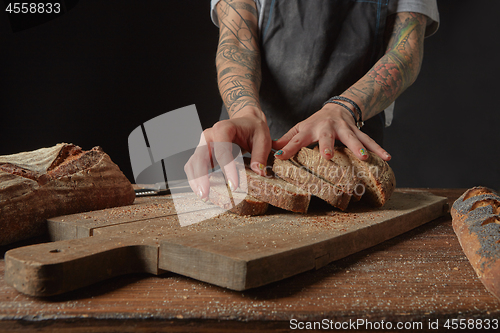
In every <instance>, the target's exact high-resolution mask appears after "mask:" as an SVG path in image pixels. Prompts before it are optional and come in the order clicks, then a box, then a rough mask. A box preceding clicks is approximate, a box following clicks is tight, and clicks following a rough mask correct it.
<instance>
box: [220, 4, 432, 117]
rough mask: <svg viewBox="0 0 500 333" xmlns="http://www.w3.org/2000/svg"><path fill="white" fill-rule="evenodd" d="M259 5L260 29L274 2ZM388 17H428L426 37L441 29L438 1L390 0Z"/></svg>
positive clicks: (390, 114) (390, 111) (390, 113)
mask: <svg viewBox="0 0 500 333" xmlns="http://www.w3.org/2000/svg"><path fill="white" fill-rule="evenodd" d="M219 1H220V0H211V5H212V7H211V17H212V21H213V22H214V24H215V25H217V26H219V23H218V22H219V19H218V18H217V10H216V9H215V6H216V5H217V3H218V2H219ZM253 1H255V4H256V5H257V11H258V13H259V28H262V21H263V17H264V15H263V12H262V11H261V8H262V7H263V6H264V4H265V2H266V1H272V0H253ZM387 10H388V15H391V14H395V13H400V12H414V13H420V14H424V15H426V16H427V17H428V18H430V20H427V28H426V30H425V36H426V37H428V36H431V35H433V34H434V33H435V32H436V31H437V30H438V27H439V12H438V7H437V0H388V4H387ZM384 112H385V126H390V125H391V123H392V119H393V117H394V103H392V104H391V105H390V106H389V107H388V108H387V109H385V111H384Z"/></svg>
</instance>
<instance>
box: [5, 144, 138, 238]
mask: <svg viewBox="0 0 500 333" xmlns="http://www.w3.org/2000/svg"><path fill="white" fill-rule="evenodd" d="M134 199H135V193H134V190H133V188H132V185H131V184H130V182H129V181H128V179H127V178H126V177H125V175H124V174H123V173H122V172H121V171H120V169H119V168H118V166H117V165H116V164H114V163H113V162H112V161H111V159H110V158H109V156H108V155H107V154H105V153H104V152H103V151H102V149H101V148H100V147H95V148H93V149H91V150H89V151H82V149H81V148H80V147H78V146H75V145H73V144H65V143H63V144H58V145H56V146H54V147H50V148H42V149H38V150H35V151H31V152H25V153H19V154H14V155H5V156H0V217H1V218H0V230H1V232H0V245H4V244H8V243H12V242H15V241H19V240H22V239H26V238H29V237H32V236H36V235H38V234H40V233H41V232H43V230H44V226H45V220H46V219H47V218H50V217H54V216H60V215H67V214H73V213H79V212H84V211H90V210H98V209H104V208H109V207H115V206H123V205H129V204H131V203H133V201H134Z"/></svg>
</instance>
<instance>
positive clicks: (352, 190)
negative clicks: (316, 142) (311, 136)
mask: <svg viewBox="0 0 500 333" xmlns="http://www.w3.org/2000/svg"><path fill="white" fill-rule="evenodd" d="M295 159H296V161H297V162H298V163H299V164H300V165H303V166H304V167H306V168H307V169H308V170H309V171H311V172H312V173H313V174H314V175H316V176H318V177H319V178H321V179H323V180H325V181H327V182H329V183H331V184H333V185H335V186H338V187H340V188H341V189H342V191H343V192H345V193H347V194H349V195H350V196H352V198H351V200H353V201H358V200H359V199H360V198H361V194H362V192H360V193H358V190H359V189H358V184H359V180H358V178H357V177H356V173H355V172H354V168H353V165H352V162H351V160H350V158H349V157H348V156H347V155H346V154H334V155H333V157H332V159H331V160H327V159H325V158H323V156H321V154H320V152H319V149H318V147H317V146H316V148H315V149H309V148H307V147H304V148H301V149H300V150H299V152H298V153H297V154H296V156H295Z"/></svg>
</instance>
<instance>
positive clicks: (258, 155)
mask: <svg viewBox="0 0 500 333" xmlns="http://www.w3.org/2000/svg"><path fill="white" fill-rule="evenodd" d="M270 152H271V137H270V136H269V135H268V134H267V135H266V133H264V132H259V133H256V134H255V136H254V137H253V142H252V160H251V162H250V168H251V169H252V170H253V171H255V172H256V173H257V174H258V175H261V176H266V170H265V168H266V166H267V159H268V158H269V153H270Z"/></svg>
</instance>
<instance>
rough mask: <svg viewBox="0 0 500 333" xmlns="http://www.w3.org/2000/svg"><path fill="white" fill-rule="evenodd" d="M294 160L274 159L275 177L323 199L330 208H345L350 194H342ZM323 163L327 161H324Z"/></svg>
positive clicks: (335, 187)
mask: <svg viewBox="0 0 500 333" xmlns="http://www.w3.org/2000/svg"><path fill="white" fill-rule="evenodd" d="M295 158H296V156H294V157H292V158H290V159H289V160H279V159H275V161H274V164H273V171H274V173H275V175H276V176H278V177H280V178H281V179H283V180H285V181H287V182H289V183H292V184H294V185H296V186H297V187H299V188H300V189H302V190H304V191H306V192H308V193H310V194H312V195H314V196H317V197H318V198H320V199H323V200H324V201H326V202H328V203H329V204H330V205H332V206H335V207H337V208H339V209H341V210H344V209H346V208H347V206H348V205H349V201H350V199H351V194H349V193H346V192H344V191H343V189H342V187H340V186H337V185H334V184H332V183H330V182H328V181H326V180H324V179H322V178H320V177H318V176H316V175H314V174H313V173H311V171H309V170H308V168H306V167H304V166H303V165H301V164H300V163H298V161H297V160H296V159H295ZM325 162H329V161H326V160H325Z"/></svg>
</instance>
